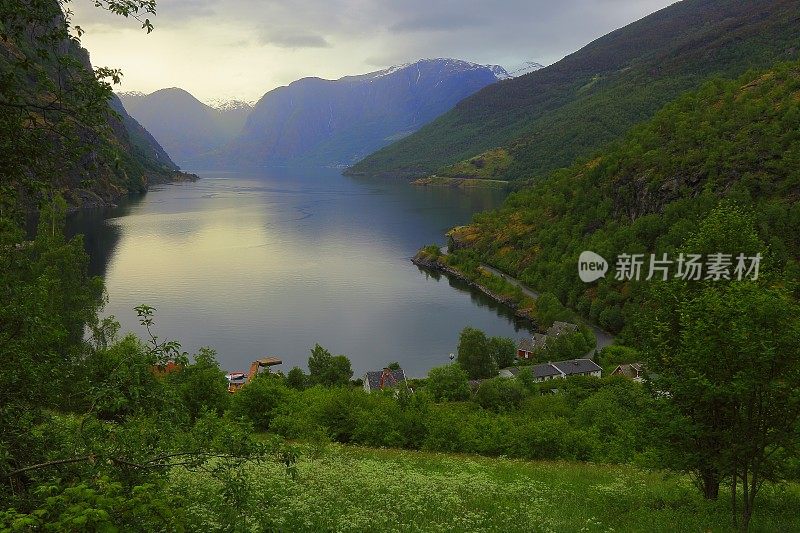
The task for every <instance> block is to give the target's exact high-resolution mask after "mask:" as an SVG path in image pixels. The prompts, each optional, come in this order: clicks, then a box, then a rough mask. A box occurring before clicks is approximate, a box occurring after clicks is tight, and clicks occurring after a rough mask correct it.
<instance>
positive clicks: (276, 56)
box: [74, 0, 673, 94]
mask: <svg viewBox="0 0 800 533" xmlns="http://www.w3.org/2000/svg"><path fill="white" fill-rule="evenodd" d="M672 1H673V0H559V1H558V2H554V1H552V0H491V1H489V0H404V1H403V2H397V1H396V0H293V1H291V2H287V1H283V0H281V1H278V0H159V4H158V16H156V17H155V19H154V24H155V26H156V32H155V34H156V35H157V39H159V41H158V42H159V43H162V42H163V43H166V44H165V46H168V47H169V48H170V51H171V52H173V53H172V54H163V53H158V54H157V57H155V58H154V62H158V64H159V65H164V68H163V72H166V73H169V72H173V73H175V74H173V75H174V76H177V75H178V73H179V72H180V73H181V75H182V76H183V78H181V79H184V78H186V77H187V76H188V74H187V69H188V66H187V64H185V63H186V62H185V58H187V57H198V58H202V59H203V61H204V62H205V65H204V66H203V68H202V69H199V71H198V72H196V73H194V74H191V79H186V80H185V81H181V79H171V80H169V81H167V80H164V85H166V84H167V83H169V84H172V85H175V84H181V85H182V86H184V87H185V88H186V89H188V90H190V91H193V92H202V91H209V92H210V91H217V90H218V89H215V87H220V86H221V85H222V84H223V83H230V84H233V83H235V84H237V86H236V87H232V88H231V89H230V91H228V92H233V93H238V92H243V91H247V92H248V93H253V94H255V93H262V94H263V92H265V91H266V90H268V89H270V88H272V87H275V86H278V85H284V84H286V83H289V82H291V81H293V80H294V79H297V78H300V77H304V76H312V75H318V76H323V77H340V76H344V75H348V74H358V73H361V72H367V71H369V70H375V69H376V68H381V67H386V66H390V65H393V64H398V63H405V62H409V61H414V60H416V59H419V58H425V57H454V58H459V59H465V60H470V61H475V62H479V63H493V64H500V65H513V64H519V63H521V62H522V61H524V60H531V61H538V62H540V63H544V64H549V63H552V62H554V61H557V60H559V59H560V58H562V57H564V56H565V55H567V54H569V53H571V52H574V51H575V50H577V49H578V48H580V47H582V46H584V45H586V44H587V43H589V42H590V41H592V40H594V39H596V38H598V37H600V36H602V35H604V34H606V33H608V32H610V31H612V30H614V29H616V28H619V27H621V26H624V25H626V24H629V23H631V22H633V21H635V20H637V19H639V18H641V17H643V16H645V15H647V14H649V13H652V12H653V11H656V10H658V9H660V8H663V7H665V6H667V5H669V4H671V3H672ZM91 3H92V2H91V0H88V2H86V4H87V5H88V6H89V7H80V8H79V4H80V3H75V4H74V7H75V10H76V12H77V14H76V17H75V22H76V23H77V24H80V25H81V26H82V27H84V29H86V30H88V32H89V33H88V37H87V38H86V39H85V42H86V43H88V44H89V45H90V51H91V52H92V54H93V57H95V55H96V54H95V52H96V51H97V55H100V56H101V59H102V61H101V64H107V65H115V66H117V65H118V66H120V67H121V68H123V70H124V71H125V73H126V82H127V81H131V83H138V82H137V81H136V80H138V79H142V80H144V79H148V78H146V76H148V75H149V76H150V78H149V79H150V80H153V75H152V74H151V73H148V72H146V71H145V67H144V65H145V62H143V61H142V60H141V54H142V51H141V47H142V44H141V43H142V40H144V39H148V38H149V37H145V36H144V35H143V32H137V31H123V30H137V29H138V25H137V24H136V23H135V21H130V20H125V19H120V18H119V17H113V16H110V15H107V14H106V15H104V14H102V13H101V12H100V11H99V10H97V9H94V8H91V7H90V6H91ZM93 32H94V34H95V35H96V36H97V38H96V39H93V38H92V33H93ZM101 32H102V35H99V34H100V33H101ZM120 39H128V40H130V43H126V46H124V47H123V46H121V45H120V42H121V41H120ZM92 43H97V44H96V49H93V48H92V47H91V44H92ZM231 43H240V44H238V45H234V44H231ZM241 43H248V44H245V45H244V46H242V45H241ZM269 48H273V49H274V50H273V51H268V52H266V53H265V50H269ZM104 49H107V50H108V52H105V51H104ZM112 50H113V56H112V52H111V51H112ZM104 54H106V55H104ZM127 54H130V57H128V55H127ZM230 57H235V58H236V61H235V62H234V63H232V62H231V61H230ZM169 61H173V62H174V64H168V62H169ZM168 67H172V68H168ZM234 68H235V69H236V70H235V71H233V69H234ZM138 70H141V73H138ZM248 79H249V80H251V81H250V82H249V83H250V84H251V85H252V86H246V85H247V84H248V81H247V80H248ZM148 83H151V82H148ZM152 83H155V81H152ZM164 85H162V86H164ZM256 86H257V88H255V87H256ZM136 88H137V87H126V89H136Z"/></svg>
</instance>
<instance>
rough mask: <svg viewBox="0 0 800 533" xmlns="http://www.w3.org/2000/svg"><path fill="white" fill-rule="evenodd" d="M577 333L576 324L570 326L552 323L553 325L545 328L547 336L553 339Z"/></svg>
mask: <svg viewBox="0 0 800 533" xmlns="http://www.w3.org/2000/svg"><path fill="white" fill-rule="evenodd" d="M576 331H578V325H577V324H570V323H569V322H558V321H556V322H553V325H552V326H550V327H549V328H547V334H548V335H552V336H553V337H558V336H559V335H561V334H562V333H574V332H576Z"/></svg>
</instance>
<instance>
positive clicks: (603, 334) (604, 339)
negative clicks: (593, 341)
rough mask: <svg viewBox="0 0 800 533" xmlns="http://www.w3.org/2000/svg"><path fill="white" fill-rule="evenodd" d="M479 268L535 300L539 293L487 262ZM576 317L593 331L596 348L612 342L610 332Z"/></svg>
mask: <svg viewBox="0 0 800 533" xmlns="http://www.w3.org/2000/svg"><path fill="white" fill-rule="evenodd" d="M481 268H483V269H485V270H486V271H487V272H490V273H492V274H494V275H495V276H498V277H500V278H502V279H504V280H506V281H507V282H508V283H510V284H512V285H515V286H517V287H519V288H520V289H522V292H523V293H524V294H525V295H527V296H530V297H531V298H533V299H534V300H536V299H537V298H538V297H539V293H538V292H536V291H535V290H533V289H531V288H530V287H528V286H526V285H525V284H524V283H522V282H521V281H519V280H518V279H516V278H512V277H511V276H509V275H508V274H506V273H505V272H501V271H500V270H497V269H496V268H494V267H491V266H489V265H487V264H484V263H481ZM578 319H579V320H580V321H581V323H582V324H583V325H585V326H586V327H588V328H589V329H591V330H592V332H593V333H594V336H595V337H596V338H597V346H596V347H595V349H596V350H602V349H603V348H605V347H606V346H609V345H611V344H614V336H613V335H612V334H611V333H609V332H607V331H605V330H603V329H601V328H600V327H599V326H596V325H595V324H592V323H591V322H589V321H588V320H585V319H583V318H581V317H578ZM593 353H594V350H592V351H591V352H589V353H588V354H587V355H591V354H593Z"/></svg>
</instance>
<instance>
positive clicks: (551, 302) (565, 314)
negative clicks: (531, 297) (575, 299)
mask: <svg viewBox="0 0 800 533" xmlns="http://www.w3.org/2000/svg"><path fill="white" fill-rule="evenodd" d="M570 317H571V314H570V312H569V311H568V310H567V308H565V307H564V306H563V305H562V304H561V302H560V301H559V300H558V298H557V297H556V295H555V294H553V293H551V292H545V293H543V294H541V295H539V298H537V300H536V321H537V322H538V324H539V326H540V327H542V328H549V327H550V326H552V325H553V322H555V321H557V320H561V321H565V320H570Z"/></svg>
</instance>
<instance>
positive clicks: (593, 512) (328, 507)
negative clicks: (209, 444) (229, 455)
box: [171, 445, 800, 532]
mask: <svg viewBox="0 0 800 533" xmlns="http://www.w3.org/2000/svg"><path fill="white" fill-rule="evenodd" d="M301 449H302V450H303V452H304V455H303V456H301V458H300V460H299V461H298V463H297V475H296V477H295V478H294V479H293V478H292V477H291V476H289V475H287V474H286V471H285V470H284V468H283V466H282V465H281V464H278V463H273V462H269V463H261V464H255V463H254V464H248V465H246V466H245V467H243V468H242V469H241V470H239V474H240V479H239V480H238V481H239V483H241V485H240V488H241V489H242V492H243V493H246V494H247V497H246V498H245V500H243V501H240V502H239V504H238V505H237V506H236V509H237V510H238V514H239V517H238V519H237V520H236V523H237V524H238V525H241V526H242V528H243V529H249V530H265V529H268V530H281V531H437V532H438V531H509V532H511V531H576V532H577V531H647V532H659V531H664V532H674V531H728V530H731V529H732V528H731V527H730V518H729V513H728V500H727V498H726V495H725V494H724V493H723V495H722V496H721V499H720V501H718V502H706V501H704V500H703V499H702V498H701V497H700V495H699V493H698V492H697V490H696V489H695V488H694V487H693V486H692V484H691V483H690V481H689V479H688V478H686V477H678V476H670V477H668V476H665V474H663V473H660V472H646V471H643V470H639V469H637V468H634V467H630V466H606V465H594V464H587V463H574V462H526V461H519V460H509V459H503V458H499V459H498V458H495V459H489V458H479V457H474V456H465V455H446V454H433V453H425V452H410V451H396V450H376V449H367V448H359V447H351V446H341V445H330V446H328V447H327V448H325V449H324V450H323V451H321V452H320V453H319V454H318V455H317V457H316V458H315V459H312V458H311V457H310V456H311V455H314V454H312V453H309V452H311V449H310V448H307V447H301ZM171 482H172V483H171V486H172V490H174V491H175V492H176V494H180V495H181V496H182V497H183V498H185V500H186V508H185V512H186V517H187V524H186V525H187V527H188V528H189V529H190V530H194V529H209V528H214V527H221V526H224V525H227V524H225V521H224V519H222V518H221V517H223V516H228V519H230V515H229V514H227V513H229V512H230V510H231V509H230V504H229V503H228V504H224V503H222V499H221V498H220V496H219V495H220V492H221V490H222V483H221V482H220V481H218V480H217V479H215V478H214V477H213V476H212V475H211V474H207V473H193V472H188V471H186V470H182V469H178V470H175V471H174V472H173V474H172V476H171ZM723 492H724V491H723ZM799 510H800V487H798V485H796V484H793V485H788V486H780V487H766V488H765V489H764V493H763V494H762V495H761V497H760V501H759V509H757V511H756V516H755V517H754V519H753V522H752V528H751V530H752V531H798V530H800V511H799Z"/></svg>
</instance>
